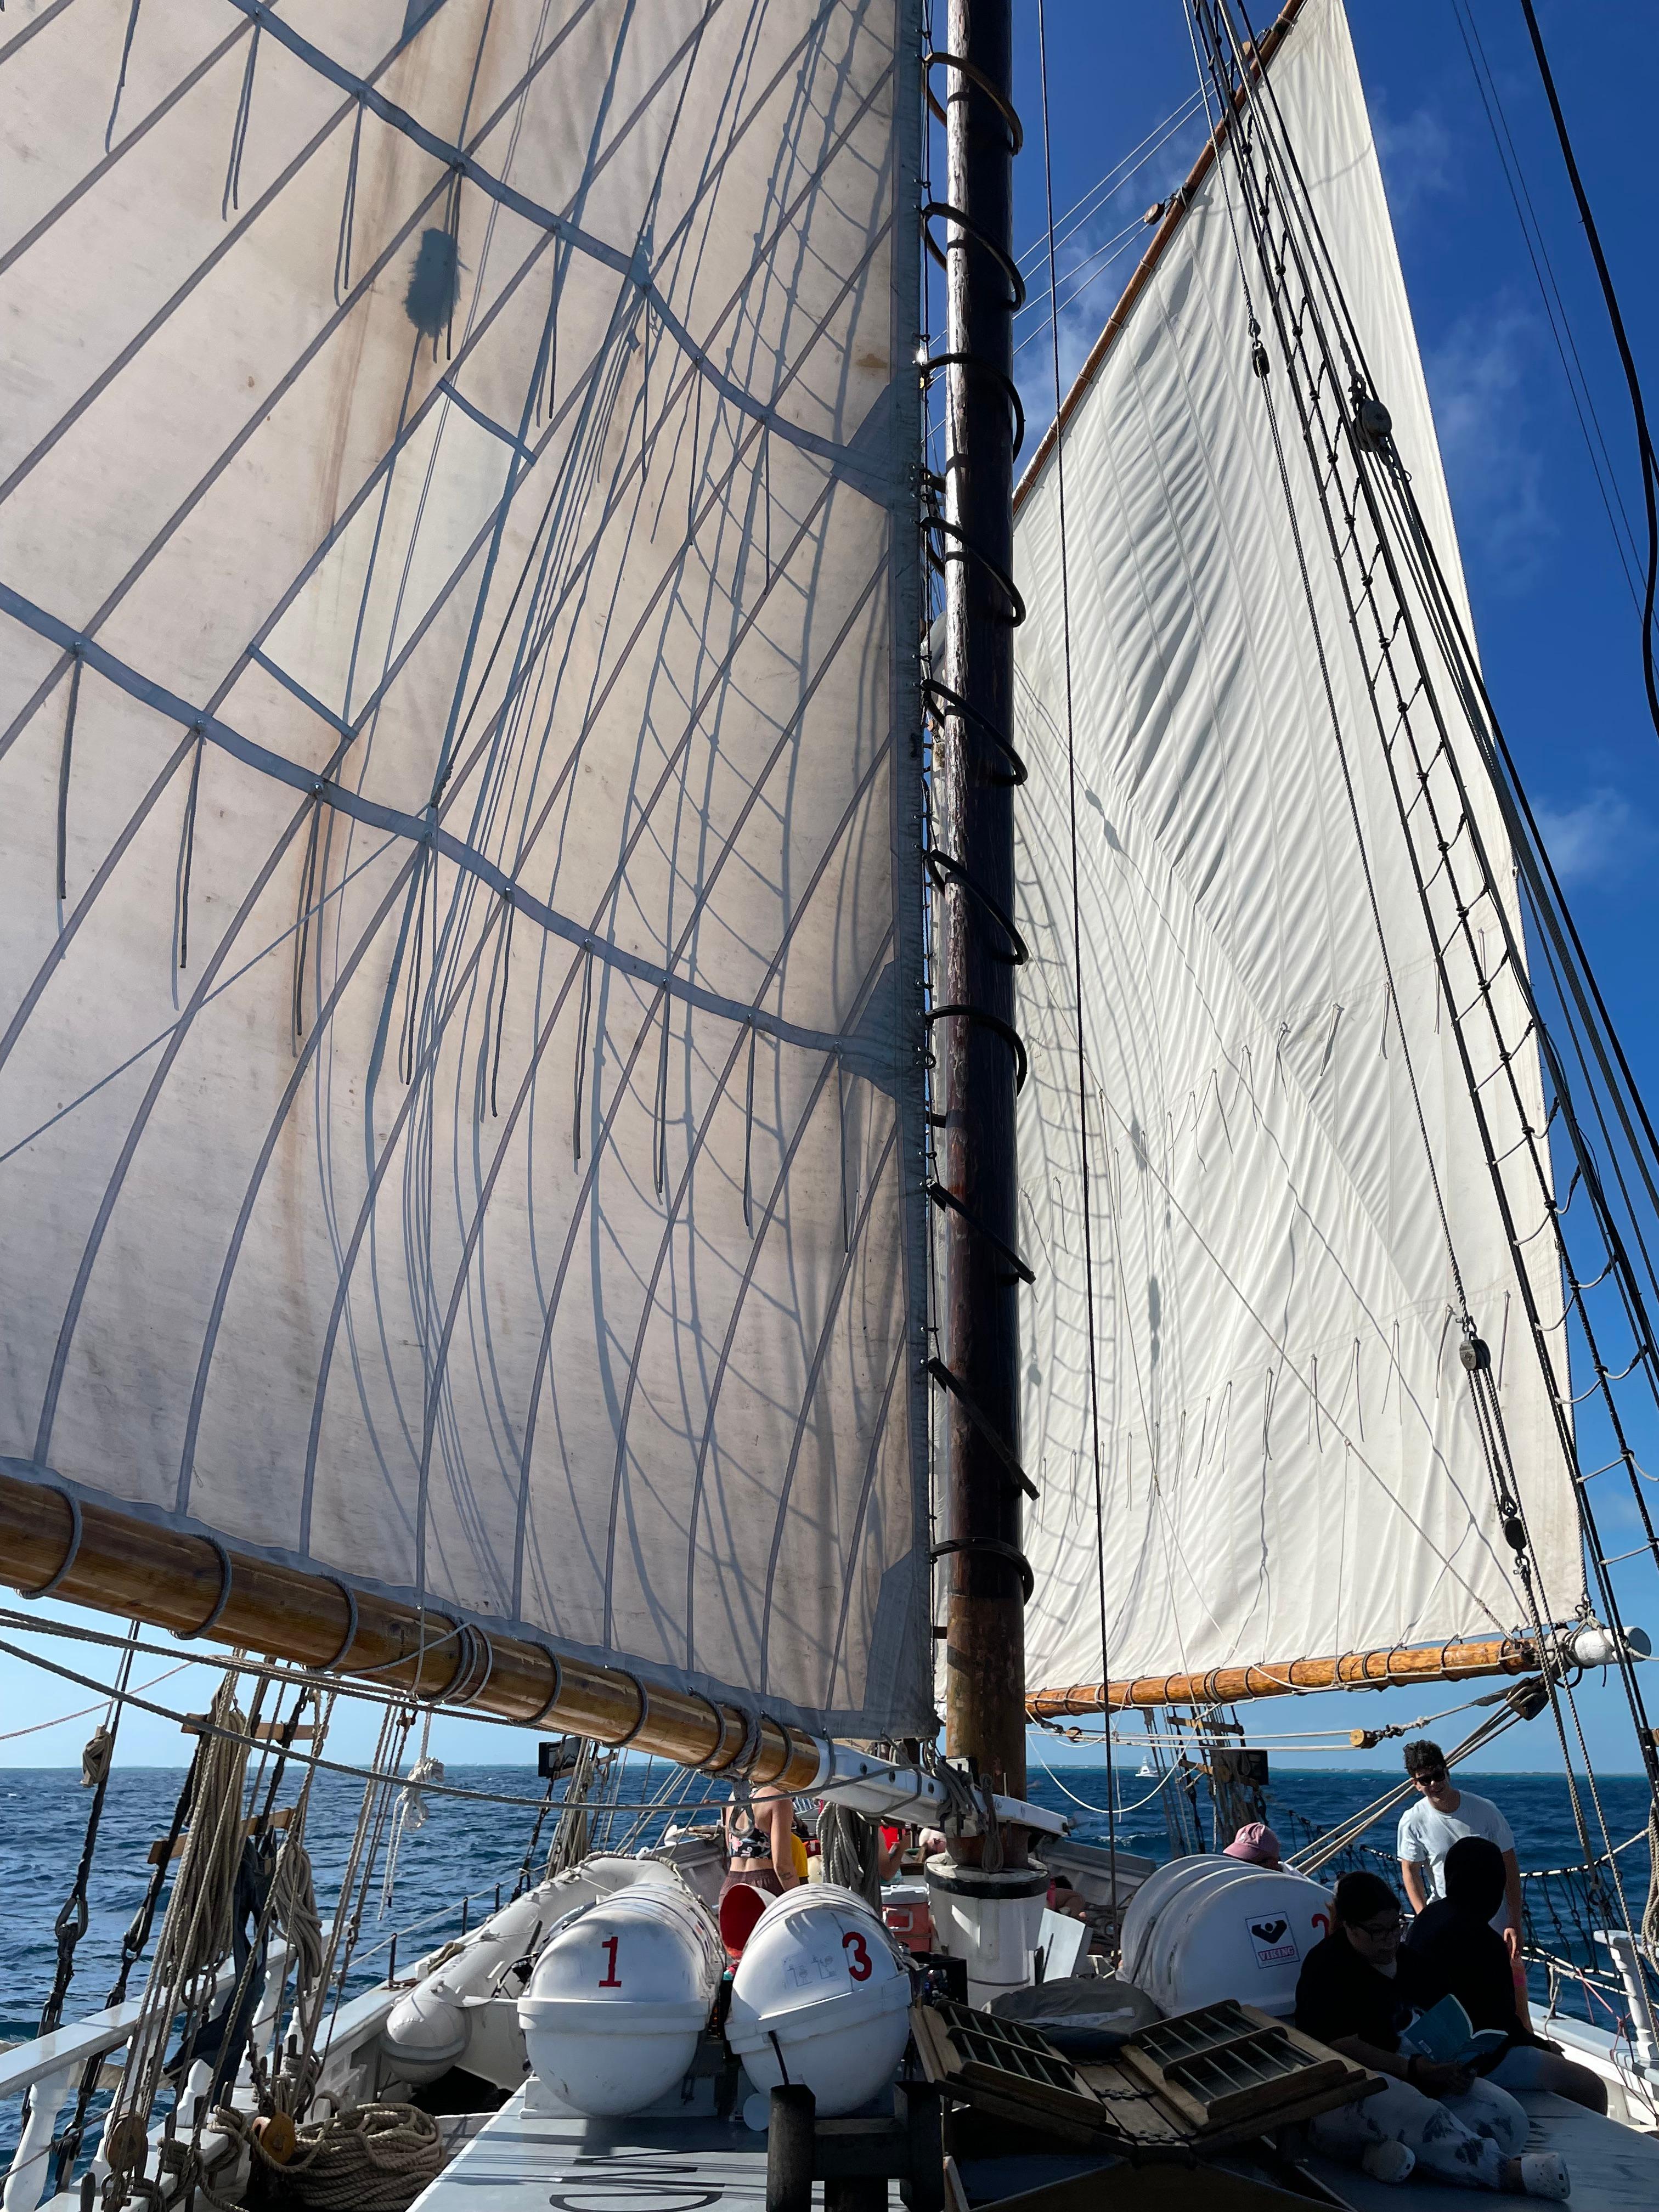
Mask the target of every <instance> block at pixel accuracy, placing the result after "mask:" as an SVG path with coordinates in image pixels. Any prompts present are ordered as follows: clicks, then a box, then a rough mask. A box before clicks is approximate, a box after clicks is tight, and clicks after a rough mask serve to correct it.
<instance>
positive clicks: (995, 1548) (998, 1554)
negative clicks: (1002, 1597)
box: [927, 1536, 1036, 1605]
mask: <svg viewBox="0 0 1659 2212" xmlns="http://www.w3.org/2000/svg"><path fill="white" fill-rule="evenodd" d="M952 1552H981V1553H984V1554H985V1555H986V1556H987V1558H989V1559H1007V1560H1009V1561H1010V1562H1011V1563H1012V1565H1014V1566H1017V1567H1018V1569H1019V1580H1020V1586H1021V1588H1022V1589H1024V1592H1025V1602H1026V1604H1027V1605H1030V1602H1031V1599H1032V1596H1033V1595H1034V1593H1035V1591H1036V1576H1035V1575H1034V1574H1033V1573H1032V1572H1031V1562H1030V1560H1029V1559H1027V1558H1026V1556H1025V1554H1024V1552H1022V1551H1019V1550H1018V1549H1017V1548H1016V1547H1015V1546H1013V1545H1012V1544H1005V1543H1004V1542H1003V1541H1002V1539H1001V1537H1000V1536H952V1537H951V1538H950V1539H949V1540H948V1541H946V1542H945V1543H943V1544H935V1545H934V1547H933V1550H932V1551H931V1552H929V1553H928V1554H927V1557H928V1559H929V1560H933V1559H945V1558H947V1557H948V1556H949V1555H950V1553H952Z"/></svg>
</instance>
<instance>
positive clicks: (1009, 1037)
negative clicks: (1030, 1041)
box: [921, 1005, 1030, 1093]
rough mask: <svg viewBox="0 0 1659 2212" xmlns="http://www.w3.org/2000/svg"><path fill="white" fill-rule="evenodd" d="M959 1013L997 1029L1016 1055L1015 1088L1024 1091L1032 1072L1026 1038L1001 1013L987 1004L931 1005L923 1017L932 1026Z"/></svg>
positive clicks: (964, 1019) (998, 1033) (965, 1018)
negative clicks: (990, 1008)
mask: <svg viewBox="0 0 1659 2212" xmlns="http://www.w3.org/2000/svg"><path fill="white" fill-rule="evenodd" d="M957 1015H959V1016H960V1017H961V1018H962V1019H963V1021H965V1022H981V1023H983V1024H984V1025H985V1027H986V1028H987V1030H995V1031H996V1033H997V1035H998V1036H1000V1038H1001V1039H1002V1041H1003V1042H1004V1043H1005V1044H1006V1046H1007V1047H1008V1048H1009V1050H1010V1051H1011V1052H1012V1054H1013V1055H1014V1090H1015V1091H1016V1093H1018V1092H1019V1091H1024V1088H1025V1078H1026V1075H1027V1074H1028V1073H1029V1072H1030V1062H1029V1061H1028V1060H1026V1057H1025V1040H1024V1037H1022V1036H1021V1035H1020V1033H1019V1031H1018V1030H1017V1029H1016V1028H1015V1027H1014V1025H1013V1024H1012V1022H1005V1021H1004V1020H1003V1018H1002V1017H1001V1015H1000V1014H994V1013H992V1012H991V1011H990V1010H989V1008H988V1007H986V1006H956V1005H951V1006H929V1007H927V1009H926V1010H925V1011H924V1012H923V1014H922V1017H921V1018H922V1019H923V1021H924V1022H926V1023H927V1024H928V1026H929V1027H930V1028H931V1027H932V1025H933V1023H935V1022H948V1021H950V1020H951V1018H953V1017H955V1016H957Z"/></svg>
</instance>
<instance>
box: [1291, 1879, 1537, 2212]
mask: <svg viewBox="0 0 1659 2212" xmlns="http://www.w3.org/2000/svg"><path fill="white" fill-rule="evenodd" d="M1400 1930H1401V1923H1400V1900H1399V1899H1398V1898H1397V1897H1396V1896H1395V1893H1394V1892H1393V1890H1391V1889H1390V1888H1389V1885H1388V1883H1387V1882H1386V1881H1383V1879H1382V1877H1381V1876H1380V1875H1374V1874H1364V1873H1360V1874H1347V1875H1343V1877H1342V1879H1341V1881H1340V1882H1338V1884H1337V1885H1336V1907H1335V1912H1334V1918H1333V1923H1332V1927H1331V1932H1330V1934H1329V1935H1328V1936H1326V1937H1325V1939H1324V1941H1323V1942H1321V1943H1316V1945H1315V1946H1314V1948H1313V1949H1312V1950H1311V1951H1310V1952H1309V1954H1308V1955H1307V1957H1306V1959H1305V1960H1304V1961H1303V1966H1302V1973H1301V1978H1300V1979H1299V1980H1298V1981H1297V1985H1296V2024H1297V2027H1299V2028H1301V2029H1302V2030H1303V2031H1304V2033H1305V2034H1308V2035H1313V2036H1316V2037H1317V2038H1318V2039H1319V2040H1320V2041H1321V2042H1322V2043H1326V2044H1328V2045H1330V2047H1331V2049H1332V2050H1333V2051H1340V2052H1341V2053H1342V2055H1343V2056H1344V2057H1346V2058H1352V2059H1354V2060H1355V2061H1357V2063H1358V2064H1360V2065H1362V2066H1364V2068H1366V2069H1367V2070H1368V2071H1369V2072H1370V2073H1373V2074H1381V2075H1383V2076H1384V2077H1385V2086H1384V2087H1383V2089H1382V2090H1380V2091H1379V2092H1378V2093H1376V2094H1375V2095H1373V2096H1370V2097H1363V2098H1360V2099H1359V2100H1358V2101H1357V2102H1355V2103H1353V2104H1352V2105H1344V2106H1340V2107H1339V2109H1338V2110H1337V2111H1335V2112H1322V2114H1321V2115H1320V2116H1319V2118H1317V2119H1316V2120H1314V2121H1312V2122H1311V2123H1310V2129H1309V2132H1310V2136H1312V2139H1313V2143H1314V2148H1316V2150H1321V2151H1323V2152H1324V2153H1325V2154H1327V2155H1328V2156H1329V2157H1331V2158H1335V2159H1340V2160H1343V2161H1344V2162H1345V2163H1346V2164H1348V2165H1354V2166H1364V2170H1365V2171H1366V2172H1367V2173H1369V2174H1370V2175H1371V2176H1372V2177H1373V2178H1374V2179H1376V2180H1379V2181H1404V2180H1405V2179H1406V2178H1407V2175H1408V2174H1409V2173H1410V2172H1412V2171H1413V2168H1414V2167H1415V2166H1421V2167H1422V2168H1423V2170H1424V2172H1425V2174H1427V2175H1429V2176H1430V2177H1431V2179H1434V2180H1436V2181H1442V2182H1447V2183H1450V2184H1452V2185H1455V2186H1457V2187H1460V2188H1464V2189H1494V2190H1498V2189H1504V2190H1510V2191H1516V2192H1524V2193H1525V2194H1526V2195H1528V2196H1529V2197H1553V2198H1555V2199H1556V2200H1557V2201H1558V2202H1560V2201H1564V2200H1565V2197H1566V2196H1567V2194H1568V2191H1569V2183H1568V2179H1567V2169H1566V2166H1565V2162H1564V2161H1563V2160H1562V2159H1561V2158H1560V2157H1559V2154H1557V2153H1556V2152H1554V2151H1530V2152H1527V2153H1525V2154H1521V2149H1522V2144H1523V2143H1524V2142H1526V2140H1527V2127H1528V2122H1527V2115H1526V2113H1525V2112H1523V2111H1522V2108H1521V2106H1519V2105H1517V2104H1516V2101H1515V2100H1514V2098H1513V2097H1511V2096H1510V2095H1508V2094H1507V2093H1505V2092H1504V2090H1502V2089H1497V2088H1494V2087H1492V2084H1491V2083H1490V2082H1488V2081H1477V2080H1476V2079H1475V2078H1474V2075H1471V2074H1467V2073H1465V2072H1463V2071H1462V2069H1461V2068H1458V2067H1455V2066H1441V2065H1437V2064H1436V2063H1434V2062H1433V2061H1432V2060H1431V2059H1427V2058H1423V2057H1419V2056H1418V2055H1416V2054H1415V2053H1413V2054H1410V2055H1408V2056H1407V2055H1402V2053H1401V2049H1400V2035H1401V2029H1402V2028H1405V2027H1409V2025H1410V2023H1411V2021H1412V2019H1413V2015H1414V2014H1415V2013H1416V2012H1417V2011H1419V2010H1420V2009H1421V2005H1420V2002H1419V2001H1418V1996H1417V1984H1416V1979H1415V1974H1414V1971H1413V1964H1412V1961H1411V1960H1410V1958H1409V1954H1408V1955H1407V1957H1406V1958H1403V1959H1402V1958H1401V1954H1400Z"/></svg>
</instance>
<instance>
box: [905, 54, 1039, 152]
mask: <svg viewBox="0 0 1659 2212" xmlns="http://www.w3.org/2000/svg"><path fill="white" fill-rule="evenodd" d="M921 67H922V82H923V83H924V84H927V105H928V106H929V108H930V109H931V110H932V111H933V114H934V116H935V117H936V118H938V120H939V122H941V123H945V122H948V121H949V120H950V118H949V117H948V116H947V115H946V114H945V109H944V106H943V105H942V104H941V102H940V101H939V97H938V95H937V94H936V93H935V92H934V90H933V86H932V85H931V84H929V83H928V82H927V80H928V78H929V77H930V76H932V74H933V71H934V70H936V69H953V70H959V71H960V72H961V74H962V75H963V76H965V77H966V78H967V80H968V82H969V84H971V85H973V86H974V87H975V88H976V89H977V90H979V91H981V92H982V93H983V94H985V97H986V98H987V100H989V101H990V103H991V105H992V106H993V107H994V108H995V110H996V112H997V113H998V114H999V115H1000V117H1001V118H1002V119H1003V121H1004V122H1005V123H1006V125H1007V126H1008V151H1009V152H1010V153H1011V154H1018V151H1019V149H1020V148H1021V147H1022V146H1024V143H1025V125H1024V124H1023V123H1022V122H1021V121H1020V119H1019V110H1018V108H1017V107H1016V106H1014V103H1013V102H1012V100H1010V99H1009V98H1008V96H1007V94H1006V93H1005V92H1002V91H1000V90H999V89H998V88H997V87H996V86H995V85H994V84H993V83H992V82H991V80H990V78H989V77H988V76H986V74H985V72H984V70H982V69H981V67H980V65H979V64H978V63H977V62H970V61H969V60H968V59H967V58H966V57H965V56H964V55H962V54H953V53H950V52H947V51H946V50H945V47H943V46H929V48H928V49H927V52H926V53H925V54H924V55H923V56H922V58H921Z"/></svg>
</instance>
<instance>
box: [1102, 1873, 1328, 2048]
mask: <svg viewBox="0 0 1659 2212" xmlns="http://www.w3.org/2000/svg"><path fill="white" fill-rule="evenodd" d="M1333 1916H1334V1902H1333V1899H1332V1897H1331V1893H1330V1892H1329V1890H1328V1889H1327V1888H1325V1887H1324V1886H1323V1884H1322V1883H1320V1882H1316V1881H1310V1880H1309V1879H1308V1877H1307V1876H1306V1875H1300V1874H1294V1873H1292V1872H1291V1870H1290V1869H1288V1868H1285V1869H1274V1868H1269V1867H1252V1866H1249V1864H1247V1863H1242V1862H1240V1861H1239V1860H1237V1859H1225V1858H1224V1859H1223V1860H1222V1861H1221V1862H1220V1863H1219V1864H1218V1865H1212V1866H1210V1867H1208V1868H1206V1869H1205V1871H1204V1872H1203V1873H1202V1874H1200V1875H1198V1876H1197V1877H1196V1879H1194V1881H1188V1883H1186V1884H1185V1885H1184V1886H1183V1887H1181V1888H1180V1889H1178V1890H1175V1891H1173V1892H1171V1893H1169V1894H1168V1895H1166V1897H1165V1899H1164V1903H1163V1905H1161V1907H1160V1908H1159V1910H1158V1915H1157V1917H1156V1920H1155V1921H1154V1922H1153V1923H1152V1925H1151V1926H1150V1927H1149V1928H1148V1929H1146V1936H1145V1938H1144V1941H1143V1942H1142V1944H1141V1948H1140V1959H1139V1969H1138V1971H1137V1972H1136V1974H1135V1984H1136V1986H1137V1987H1138V1988H1139V1989H1141V1990H1145V1991H1146V1995H1147V1996H1149V1997H1151V1998H1152V2001H1153V2002H1154V2003H1155V2004H1158V2005H1161V2006H1162V2007H1163V2008H1164V2011H1165V2012H1166V2013H1182V2012H1192V2011H1194V2009H1195V2008H1197V2007H1198V2006H1200V2005H1207V2004H1214V2003H1216V2002H1218V2001H1219V2000H1220V1999H1221V1998H1223V1997H1242V1998H1243V2000H1244V2002H1246V2003H1247V2004H1253V2005H1255V2006H1256V2007H1257V2008H1259V2009H1260V2010H1261V2011H1262V2012H1266V2013H1273V2014H1274V2015H1278V2016H1279V2018H1281V2019H1288V2017H1289V2016H1290V2015H1291V2013H1292V2012H1293V2011H1294V2010H1295V2009H1296V1984H1297V1978H1298V1977H1299V1976H1300V1974H1301V1972H1302V1962H1303V1960H1304V1959H1305V1958H1306V1957H1307V1955H1308V1954H1309V1952H1310V1951H1311V1950H1312V1948H1313V1947H1314V1945H1315V1944H1316V1943H1317V1942H1320V1941H1321V1940H1322V1937H1324V1936H1327V1935H1328V1933H1329V1932H1330V1926H1331V1921H1332V1918H1333Z"/></svg>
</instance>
